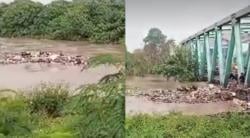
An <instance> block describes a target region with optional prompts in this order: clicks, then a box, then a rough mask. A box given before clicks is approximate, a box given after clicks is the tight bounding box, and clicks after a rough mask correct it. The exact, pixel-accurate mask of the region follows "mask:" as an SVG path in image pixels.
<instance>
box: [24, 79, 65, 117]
mask: <svg viewBox="0 0 250 138" xmlns="http://www.w3.org/2000/svg"><path fill="white" fill-rule="evenodd" d="M33 93H34V94H33V95H32V96H31V98H30V99H29V105H28V106H29V108H30V110H31V113H42V114H46V115H48V116H49V117H57V116H60V115H61V112H62V110H63V106H64V104H66V102H67V100H68V97H69V91H68V89H67V88H65V87H64V86H63V85H46V84H43V85H41V86H40V87H38V88H37V89H35V90H34V92H33Z"/></svg>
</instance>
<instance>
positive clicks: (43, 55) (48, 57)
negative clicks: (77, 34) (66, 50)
mask: <svg viewBox="0 0 250 138" xmlns="http://www.w3.org/2000/svg"><path fill="white" fill-rule="evenodd" d="M88 59H89V57H84V56H81V55H77V56H66V55H65V54H63V53H61V52H58V53H54V52H48V51H23V52H20V53H7V52H5V53H2V55H1V56H0V64H21V63H60V64H71V65H83V68H86V66H87V65H88Z"/></svg>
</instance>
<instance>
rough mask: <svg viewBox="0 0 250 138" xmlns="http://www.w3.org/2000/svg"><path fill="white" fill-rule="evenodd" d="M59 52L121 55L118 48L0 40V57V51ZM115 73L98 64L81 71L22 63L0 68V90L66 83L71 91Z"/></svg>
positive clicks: (71, 43) (45, 41) (71, 42)
mask: <svg viewBox="0 0 250 138" xmlns="http://www.w3.org/2000/svg"><path fill="white" fill-rule="evenodd" d="M27 50H28V51H39V50H43V51H51V52H53V51H56V52H58V51H62V52H63V53H64V54H65V55H83V56H88V57H91V56H95V55H98V54H104V53H111V54H119V55H123V49H122V48H121V46H118V45H109V44H107V45H97V44H91V43H87V42H84V41H77V42H74V41H53V40H34V39H6V38H0V55H1V53H3V52H20V51H27ZM116 72H118V69H117V68H116V67H115V66H112V65H99V66H97V67H93V68H88V69H86V70H83V71H81V66H73V65H72V66H65V65H62V64H45V63H25V64H10V65H0V89H3V88H4V89H5V88H8V89H29V88H32V87H36V86H37V85H39V84H40V83H65V84H68V85H69V86H70V88H77V87H78V86H80V85H84V84H91V83H97V82H98V81H99V80H100V79H101V78H102V77H103V76H105V75H108V74H113V73H116Z"/></svg>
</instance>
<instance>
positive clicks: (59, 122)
mask: <svg viewBox="0 0 250 138" xmlns="http://www.w3.org/2000/svg"><path fill="white" fill-rule="evenodd" d="M67 92H69V90H68V89H67V88H66V87H61V86H58V85H47V86H43V87H40V89H34V93H35V94H34V95H33V96H31V97H24V96H21V95H18V96H15V97H14V98H13V97H12V98H8V97H5V98H2V99H1V101H0V137H10V138H12V137H18V138H34V137H35V138H77V137H79V138H82V137H89V138H92V137H93V138H96V137H103V138H109V137H117V138H122V137H124V121H125V120H124V114H125V113H124V110H123V109H124V96H123V93H124V80H118V81H115V82H114V81H111V82H109V83H105V84H94V85H88V86H85V87H83V88H81V90H80V92H79V94H77V95H75V96H69V95H68V94H67ZM58 97H61V98H58ZM62 97H63V100H62ZM59 99H60V100H59ZM51 113H52V114H51Z"/></svg>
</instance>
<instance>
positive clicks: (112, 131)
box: [68, 80, 125, 138]
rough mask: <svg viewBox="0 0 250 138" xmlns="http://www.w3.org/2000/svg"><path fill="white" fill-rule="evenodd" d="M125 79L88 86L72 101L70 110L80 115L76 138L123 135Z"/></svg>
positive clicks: (120, 136) (118, 136)
mask: <svg viewBox="0 0 250 138" xmlns="http://www.w3.org/2000/svg"><path fill="white" fill-rule="evenodd" d="M124 90H125V87H124V80H122V81H116V82H110V83H106V84H98V85H89V86H87V87H85V88H84V89H82V90H81V92H80V95H78V96H77V97H74V99H72V100H71V101H72V103H71V104H70V106H69V108H68V109H69V111H70V112H73V113H74V114H79V115H80V117H79V119H78V120H77V121H75V122H77V123H76V125H75V126H76V129H77V130H78V132H80V133H79V137H90V138H92V137H93V138H94V137H102V138H110V137H116V138H122V137H123V136H124V116H125V112H124V108H125V106H124V98H125V97H124V95H123V94H124Z"/></svg>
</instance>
